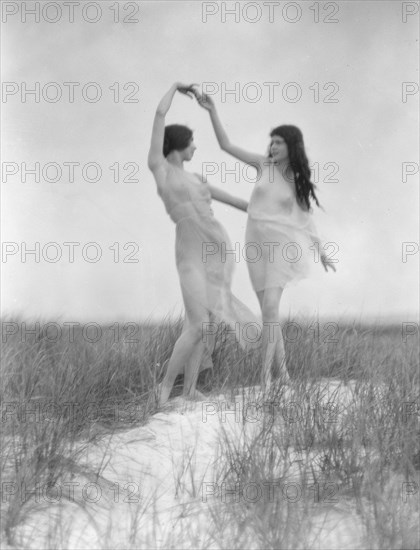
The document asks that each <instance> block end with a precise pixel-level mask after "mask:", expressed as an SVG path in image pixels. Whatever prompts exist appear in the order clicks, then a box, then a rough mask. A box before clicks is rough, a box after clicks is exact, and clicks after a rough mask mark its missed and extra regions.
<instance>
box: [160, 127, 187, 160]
mask: <svg viewBox="0 0 420 550" xmlns="http://www.w3.org/2000/svg"><path fill="white" fill-rule="evenodd" d="M192 136H193V132H192V130H190V129H189V128H188V127H187V126H182V125H181V124H170V125H169V126H165V136H164V138H163V156H164V157H167V156H168V155H169V153H170V152H171V151H182V150H183V149H185V148H186V147H188V145H189V144H190V140H191V138H192Z"/></svg>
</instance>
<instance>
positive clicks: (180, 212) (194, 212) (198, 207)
mask: <svg viewBox="0 0 420 550" xmlns="http://www.w3.org/2000/svg"><path fill="white" fill-rule="evenodd" d="M168 214H169V216H170V217H171V219H172V220H173V221H174V222H175V223H178V222H180V221H181V220H183V219H186V218H203V217H207V218H213V217H214V215H213V210H212V209H211V206H210V202H209V201H208V200H205V199H203V200H198V201H194V202H192V201H186V202H182V203H179V204H176V205H175V206H173V207H172V208H171V209H170V210H168Z"/></svg>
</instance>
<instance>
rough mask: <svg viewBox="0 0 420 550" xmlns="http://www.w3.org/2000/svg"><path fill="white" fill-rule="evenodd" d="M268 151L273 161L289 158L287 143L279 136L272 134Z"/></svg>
mask: <svg viewBox="0 0 420 550" xmlns="http://www.w3.org/2000/svg"><path fill="white" fill-rule="evenodd" d="M270 153H271V157H272V159H273V161H274V162H282V161H284V160H287V159H288V158H289V150H288V148H287V143H286V142H285V140H284V139H283V138H282V137H280V136H273V137H272V138H271V143H270Z"/></svg>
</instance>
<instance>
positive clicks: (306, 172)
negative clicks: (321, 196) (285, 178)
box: [269, 124, 320, 210]
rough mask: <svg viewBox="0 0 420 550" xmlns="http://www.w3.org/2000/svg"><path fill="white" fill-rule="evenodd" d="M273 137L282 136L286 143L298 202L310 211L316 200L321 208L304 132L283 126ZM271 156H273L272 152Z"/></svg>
mask: <svg viewBox="0 0 420 550" xmlns="http://www.w3.org/2000/svg"><path fill="white" fill-rule="evenodd" d="M273 136H280V137H282V138H283V139H284V141H285V142H286V145H287V148H288V150H289V162H290V167H291V169H292V171H293V175H294V179H295V186H296V196H297V199H298V201H299V202H300V203H301V204H304V205H305V206H306V208H307V209H308V210H310V208H311V204H310V202H309V200H310V199H312V200H314V201H315V203H316V205H317V206H320V204H319V201H318V197H317V196H316V194H315V189H316V185H314V184H313V183H312V182H311V169H310V168H309V161H308V157H307V156H306V152H305V145H304V143H303V135H302V132H301V131H300V130H299V128H298V127H297V126H292V125H291V124H283V125H282V126H277V128H274V130H273V131H272V132H271V134H270V137H273ZM269 156H271V152H270V153H269Z"/></svg>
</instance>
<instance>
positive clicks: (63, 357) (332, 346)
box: [1, 318, 420, 549]
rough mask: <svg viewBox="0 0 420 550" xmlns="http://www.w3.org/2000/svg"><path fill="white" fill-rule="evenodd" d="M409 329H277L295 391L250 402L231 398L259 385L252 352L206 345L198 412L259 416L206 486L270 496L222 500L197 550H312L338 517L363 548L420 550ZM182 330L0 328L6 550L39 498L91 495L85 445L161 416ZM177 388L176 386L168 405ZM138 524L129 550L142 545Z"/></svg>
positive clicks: (298, 325) (415, 374) (228, 342)
mask: <svg viewBox="0 0 420 550" xmlns="http://www.w3.org/2000/svg"><path fill="white" fill-rule="evenodd" d="M414 325H415V324H414V323H411V324H410V323H408V324H405V325H404V324H403V323H400V324H398V323H395V324H392V325H379V324H377V323H373V322H372V323H362V322H349V321H348V320H343V321H337V322H329V321H325V320H319V319H304V318H299V319H288V320H286V321H285V324H284V327H283V334H284V337H285V348H286V355H287V363H288V368H289V373H290V376H291V378H292V379H293V384H292V386H291V387H290V388H288V389H287V391H286V389H285V387H284V386H282V385H281V384H277V385H276V384H274V386H273V388H272V389H271V390H270V391H269V392H268V393H266V394H264V395H261V393H260V392H257V391H256V392H255V394H253V395H252V396H251V397H250V395H249V393H248V394H247V397H245V395H244V392H245V389H250V388H255V387H256V386H257V385H258V384H259V379H260V367H259V366H260V356H259V352H258V351H254V352H246V351H244V350H243V349H241V348H240V347H239V346H238V345H237V344H236V342H235V340H234V338H233V337H232V335H227V334H225V333H221V334H219V335H218V341H217V344H216V347H215V350H214V353H213V357H212V359H213V365H214V366H213V369H207V370H205V371H203V372H202V373H201V374H200V377H199V382H198V389H199V390H200V391H201V392H203V393H204V394H205V395H206V396H208V399H209V401H208V403H213V402H214V401H213V400H214V399H215V398H216V396H219V395H221V394H223V395H224V396H225V399H226V403H228V404H230V405H229V406H230V407H231V406H232V403H234V402H235V399H236V400H237V399H238V396H239V398H241V399H242V403H244V402H245V400H246V399H248V402H249V401H250V400H251V401H252V403H253V406H254V408H255V407H256V409H255V410H258V411H259V413H258V421H255V418H254V417H252V421H250V418H247V417H246V416H245V417H244V416H242V420H241V422H243V426H244V433H245V431H246V425H250V424H252V428H253V429H252V433H250V434H249V435H247V437H246V438H245V442H244V441H242V442H241V444H238V443H236V442H235V441H234V440H232V439H231V438H230V436H229V432H228V431H226V433H224V434H222V437H221V441H220V449H221V450H220V453H221V454H220V460H219V462H218V468H217V470H218V472H217V475H218V483H219V485H221V484H223V483H225V484H226V486H229V487H242V488H243V487H254V489H255V488H257V489H258V487H260V488H261V487H268V488H270V491H271V492H269V493H268V494H264V495H263V494H261V495H259V496H258V498H257V499H256V498H243V494H242V493H241V492H240V494H239V497H238V494H237V493H235V494H234V497H235V498H234V499H233V500H232V499H230V500H229V498H227V499H222V500H221V499H220V498H218V497H217V498H213V499H212V500H211V503H210V504H208V511H209V517H211V522H210V523H211V525H212V526H213V529H210V528H209V542H208V546H209V547H220V548H223V547H230V548H241V547H242V548H243V547H255V548H305V547H306V548H309V547H313V544H314V543H313V541H312V539H311V536H312V534H311V533H313V526H314V525H316V522H317V521H318V519H317V518H319V517H320V511H322V510H324V509H326V508H329V509H331V510H335V511H337V510H338V509H339V510H341V509H342V507H343V506H344V505H346V506H348V507H350V508H351V509H352V510H354V513H355V514H356V515H357V516H358V518H359V520H360V524H361V526H362V527H363V541H364V542H363V544H365V547H366V548H401V549H411V548H413V549H414V548H418V511H419V510H418V486H419V468H420V464H419V462H420V456H419V453H420V444H419V443H420V441H419V435H420V431H419V422H418V420H419V387H420V385H419V369H418V357H419V340H418V332H417V334H416V333H415V330H413V327H414ZM57 327H60V328H59V329H58V328H57ZM98 327H99V328H98ZM181 329H182V320H181V319H175V320H174V319H170V318H168V319H166V320H165V321H163V322H161V323H153V322H143V323H138V324H134V323H127V324H124V323H113V324H109V325H97V326H90V327H87V326H83V327H82V326H80V324H79V325H78V326H74V327H72V326H70V325H69V324H68V323H67V325H65V324H63V323H61V324H59V323H57V322H52V321H47V320H41V319H37V320H29V319H28V320H25V319H10V318H5V319H3V320H2V339H3V344H2V364H1V375H2V389H1V402H2V432H1V433H2V435H1V441H2V454H1V457H2V459H1V473H2V503H1V508H2V517H3V521H2V538H3V540H4V541H5V543H6V544H7V545H9V546H10V547H16V546H19V544H20V543H19V531H20V529H21V528H22V526H24V525H25V523H26V522H27V521H28V518H29V517H30V516H31V514H33V513H34V511H36V512H39V510H40V509H41V508H45V509H47V508H48V506H49V505H50V504H51V502H52V501H51V500H48V499H45V498H37V489H36V488H37V487H40V486H43V487H45V486H48V485H52V486H53V485H54V483H56V482H57V480H60V479H61V480H62V479H68V478H69V476H75V475H84V476H85V477H87V478H88V479H91V480H96V481H98V482H99V481H100V480H101V475H102V471H103V468H104V466H105V460H106V459H105V457H104V462H103V463H102V464H101V463H99V464H98V463H96V464H95V467H93V468H91V469H89V467H88V466H87V465H86V463H85V462H81V461H80V457H81V456H82V455H84V454H85V453H86V450H87V449H89V446H90V445H94V444H95V442H97V441H99V440H101V438H104V437H105V436H109V435H110V434H115V433H123V432H124V431H126V430H131V429H133V428H134V427H136V426H144V425H146V424H147V422H148V421H149V419H150V418H151V417H152V416H153V415H154V414H155V413H157V412H158V411H159V409H158V406H157V403H156V399H155V391H156V386H157V384H158V383H159V382H160V381H161V379H162V377H163V375H164V372H165V369H166V366H167V363H168V360H169V358H170V356H171V353H172V349H173V346H174V344H175V341H176V339H177V338H178V336H179V334H180V333H181ZM417 330H418V329H417ZM31 331H32V332H31ZM99 335H100V337H99ZM328 381H331V384H328ZM181 384H182V377H179V379H178V381H177V384H176V387H175V388H174V391H173V394H172V395H173V396H176V395H179V393H180V391H181ZM247 391H248V390H247ZM249 391H251V390H249ZM241 396H242V397H241ZM205 406H208V404H206V405H205ZM261 411H263V412H261ZM247 412H248V413H249V414H251V413H250V409H248V410H247ZM249 414H248V416H249ZM254 414H255V413H254ZM251 416H252V415H251ZM296 453H298V458H296V456H297V454H296ZM185 464H186V466H185V468H184V470H183V474H182V476H183V477H182V479H181V478H179V479H178V481H177V483H175V485H176V487H177V491H179V492H182V491H183V490H184V488H185V486H186V481H185V479H186V478H187V477H188V475H186V472H190V474H189V475H190V478H191V479H193V477H194V472H192V471H191V469H192V468H193V460H192V459H191V456H190V455H188V456H186V458H185ZM284 483H289V484H290V483H295V484H298V485H295V486H294V490H296V491H299V490H300V491H301V492H302V494H300V495H299V499H297V496H296V495H295V493H293V491H292V494H291V495H290V494H289V493H288V492H287V491H288V489H287V488H286V493H284ZM282 484H283V486H282ZM189 485H191V483H190V484H189ZM22 487H23V488H24V491H23V492H24V494H23V495H22ZM192 487H193V489H191V487H190V488H189V491H190V493H191V495H190V496H191V497H192V498H198V497H199V496H200V491H201V489H202V488H201V487H200V486H195V485H194V483H193V484H192ZM292 489H293V487H292ZM292 489H290V490H292ZM241 495H242V496H241ZM38 496H39V495H38ZM219 496H220V495H219ZM23 497H24V498H23ZM337 499H338V500H337ZM46 500H47V502H46ZM81 505H82V506H83V503H81ZM340 507H341V508H340ZM85 508H86V506H85ZM350 508H349V509H350ZM133 513H134V512H133ZM136 513H138V512H136ZM416 514H417V515H416ZM134 516H135V517H137V516H136V514H134ZM134 516H133V517H134ZM135 524H136V520H134V521H133V532H132V533H131V535H130V536H131V538H130V541H131V542H130V545H131V546H130V547H133V548H135V547H142V544H141V543H140V542H141V536H142V533H141V531H139V530H138V529H137V528H136V527H135ZM53 528H54V529H55V530H57V525H52V526H51V529H53ZM225 532H226V536H225V537H224V535H223V533H225ZM133 533H134V534H133ZM234 533H236V535H237V537H236V539H235V540H236V542H235V543H233V539H231V537H232V536H233V535H232V534H234ZM210 535H211V536H210ZM61 536H62V537H63V536H64V535H61ZM228 539H229V541H230V542H229V544H227V543H226V540H228ZM54 540H55V539H54ZM139 541H140V542H139ZM223 541H225V542H223ZM247 541H248V544H247ZM249 541H252V544H250V543H249ZM149 543H150V541H149V542H148V544H149ZM54 544H56V542H54ZM62 544H63V546H62V547H66V546H65V540H64V541H63V542H62ZM232 544H234V545H233V546H232ZM311 545H312V546H311Z"/></svg>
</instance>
